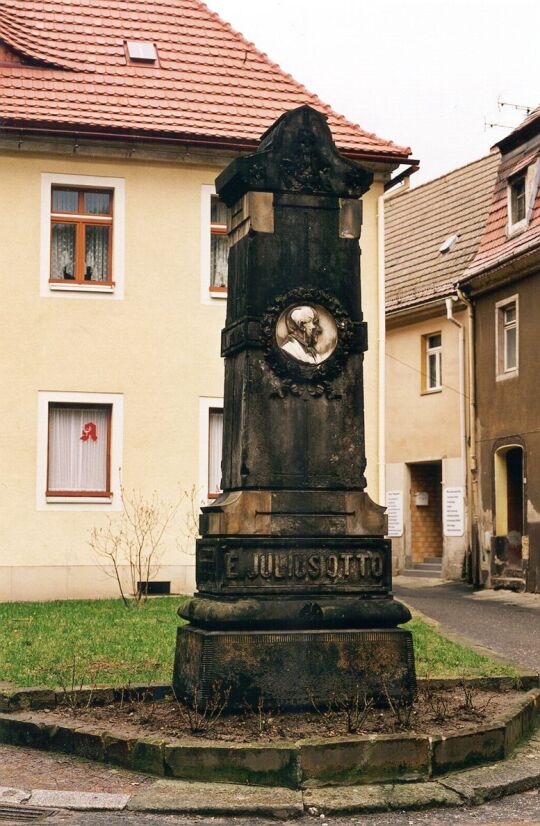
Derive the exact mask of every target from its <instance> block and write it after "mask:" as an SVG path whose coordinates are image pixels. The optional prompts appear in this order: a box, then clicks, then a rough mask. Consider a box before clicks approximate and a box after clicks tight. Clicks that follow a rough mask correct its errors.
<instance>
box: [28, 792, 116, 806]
mask: <svg viewBox="0 0 540 826" xmlns="http://www.w3.org/2000/svg"><path fill="white" fill-rule="evenodd" d="M128 801H129V795H127V794H104V793H102V792H62V791H57V790H56V789H33V790H32V796H31V798H30V801H29V803H30V805H31V806H40V807H42V808H44V809H74V810H77V811H102V810H106V811H121V810H122V809H125V808H126V805H127V803H128Z"/></svg>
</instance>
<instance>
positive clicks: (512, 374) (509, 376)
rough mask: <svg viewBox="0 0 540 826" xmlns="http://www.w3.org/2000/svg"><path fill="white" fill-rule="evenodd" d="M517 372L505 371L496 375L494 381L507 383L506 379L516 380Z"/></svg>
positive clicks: (516, 370)
mask: <svg viewBox="0 0 540 826" xmlns="http://www.w3.org/2000/svg"><path fill="white" fill-rule="evenodd" d="M518 376H519V370H518V369H517V368H516V369H515V370H507V371H506V373H497V375H496V377H495V381H507V380H508V379H517V377H518Z"/></svg>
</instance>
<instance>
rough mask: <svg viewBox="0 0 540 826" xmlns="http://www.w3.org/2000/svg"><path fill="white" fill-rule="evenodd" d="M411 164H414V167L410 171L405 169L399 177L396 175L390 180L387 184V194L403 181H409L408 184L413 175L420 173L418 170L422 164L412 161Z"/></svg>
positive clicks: (385, 187) (385, 186) (385, 188)
mask: <svg viewBox="0 0 540 826" xmlns="http://www.w3.org/2000/svg"><path fill="white" fill-rule="evenodd" d="M410 163H411V164H412V166H410V167H409V168H408V169H404V170H403V171H402V172H400V173H399V175H396V176H395V177H394V178H390V180H389V181H387V182H386V183H385V185H384V191H385V192H388V191H389V190H390V189H393V188H394V187H395V186H397V185H398V184H400V183H402V182H403V181H407V183H408V182H409V178H410V177H411V175H414V173H415V172H418V170H419V169H420V164H419V163H418V161H410Z"/></svg>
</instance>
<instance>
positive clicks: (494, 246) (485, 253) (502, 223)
mask: <svg viewBox="0 0 540 826" xmlns="http://www.w3.org/2000/svg"><path fill="white" fill-rule="evenodd" d="M534 123H536V137H533V138H531V134H530V133H531V129H532V128H533V124H534ZM524 126H526V127H527V140H526V142H523V143H522V144H521V146H520V145H518V146H513V143H514V142H515V139H516V136H525V130H524ZM514 132H515V133H516V134H515V135H514ZM514 132H512V133H510V135H508V136H507V138H506V139H505V140H504V141H501V142H499V144H498V145H499V146H504V145H510V146H512V147H513V148H512V151H510V152H508V153H507V154H503V156H502V158H501V163H500V165H499V169H498V174H497V180H496V183H495V188H494V191H493V198H492V202H491V206H490V210H489V215H488V219H487V222H486V227H485V230H484V234H483V236H482V239H481V241H480V245H479V247H478V252H477V254H476V257H475V258H474V260H473V261H472V262H471V264H470V266H469V267H468V269H467V270H466V272H465V274H464V277H463V280H470V279H472V278H474V277H475V276H477V275H480V274H483V273H485V272H488V271H492V270H494V269H498V268H499V267H502V266H504V265H505V264H508V263H510V262H511V261H513V260H515V259H516V258H517V257H518V256H521V255H526V254H528V253H530V252H532V251H534V250H540V188H539V174H538V173H539V170H538V164H540V109H537V110H535V112H533V113H532V114H531V115H529V116H528V117H527V118H526V120H525V121H524V122H523V123H522V124H520V125H519V126H518V127H517V129H516V130H514ZM513 136H514V137H513ZM511 138H513V140H512V141H510V140H509V139H511ZM531 164H534V165H535V167H534V168H536V170H537V174H536V180H535V181H534V191H533V192H532V193H531V195H530V197H531V200H532V210H531V214H530V219H529V222H528V224H527V225H526V226H525V227H524V228H523V229H522V230H520V231H518V232H516V233H509V232H508V194H507V193H508V179H509V178H510V177H512V176H513V175H515V174H516V173H517V172H518V171H523V170H524V169H525V167H527V166H530V165H531Z"/></svg>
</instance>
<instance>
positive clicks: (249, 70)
mask: <svg viewBox="0 0 540 826" xmlns="http://www.w3.org/2000/svg"><path fill="white" fill-rule="evenodd" d="M267 13H268V14H271V13H272V12H271V8H270V6H268V7H267ZM127 40H141V41H147V42H152V43H154V44H155V45H156V47H157V53H158V56H159V62H158V64H156V65H150V66H149V65H140V64H139V65H133V63H130V61H129V60H128V59H127V57H126V47H125V42H126V41H127ZM0 41H1V42H3V44H4V45H5V46H6V47H7V50H6V48H4V53H3V56H2V55H1V54H0V87H1V95H0V118H2V120H3V123H4V126H10V125H21V124H22V125H27V126H31V125H39V126H40V127H41V128H44V127H45V126H48V127H49V128H50V129H55V128H56V129H59V128H62V129H64V130H68V129H73V128H75V129H78V128H82V129H86V130H92V131H94V133H95V132H97V131H100V132H102V133H103V132H107V133H108V132H110V131H114V132H123V133H124V134H137V135H139V134H140V135H142V136H150V135H154V136H157V135H161V136H166V137H167V136H168V137H169V138H171V137H173V138H178V137H180V138H184V139H192V140H195V139H200V140H203V139H204V140H206V142H210V143H213V144H216V143H220V145H228V144H230V143H232V144H233V145H238V144H239V145H241V146H245V147H246V148H249V147H251V146H253V147H254V146H255V145H256V144H257V143H258V141H259V139H260V137H261V135H262V134H263V132H265V131H266V129H267V128H268V127H269V126H270V125H271V124H272V123H273V122H274V121H275V120H276V118H278V117H279V116H280V115H281V114H283V112H284V111H286V110H288V109H292V108H295V107H297V106H299V105H302V104H309V105H311V106H313V107H315V108H316V109H319V110H320V111H322V112H323V113H324V114H326V115H327V116H328V120H329V125H330V128H331V130H332V133H333V135H334V139H335V140H336V143H337V144H338V146H339V147H340V148H341V149H342V150H343V151H346V152H349V153H351V154H353V155H354V154H361V155H366V156H381V155H382V156H383V157H382V158H381V160H383V161H384V160H386V159H387V158H388V159H390V158H398V159H403V160H405V159H406V158H407V156H408V155H409V154H410V149H409V148H407V147H403V146H396V145H395V144H394V143H392V142H391V141H388V140H385V139H383V138H379V137H378V136H377V135H374V134H372V133H370V132H367V131H366V130H364V129H362V128H361V127H360V126H357V125H356V124H353V123H351V122H350V121H348V120H347V119H346V118H344V117H343V116H342V115H339V114H338V113H336V112H334V111H333V109H331V107H330V106H328V105H327V104H325V103H323V102H322V101H320V100H319V98H318V97H317V96H316V95H314V94H312V93H311V92H308V91H307V90H306V89H305V87H304V86H302V85H301V84H300V83H298V82H297V81H296V80H294V78H292V77H291V76H290V75H288V74H286V73H285V72H284V71H283V70H282V69H280V67H279V66H277V65H276V64H275V63H272V62H271V60H269V58H268V57H267V56H266V55H265V54H262V53H261V52H260V51H258V49H256V48H255V46H254V45H253V44H252V43H249V42H248V41H247V40H245V39H244V37H243V36H242V35H241V34H238V33H237V32H235V31H234V30H233V29H232V28H231V27H230V26H229V24H228V23H225V22H224V21H223V20H221V18H220V17H218V15H217V14H214V13H213V12H212V11H210V10H209V9H208V8H207V7H206V6H205V5H204V4H203V3H202V2H200V0H0ZM7 64H9V65H7ZM336 71H339V67H337V68H336Z"/></svg>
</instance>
